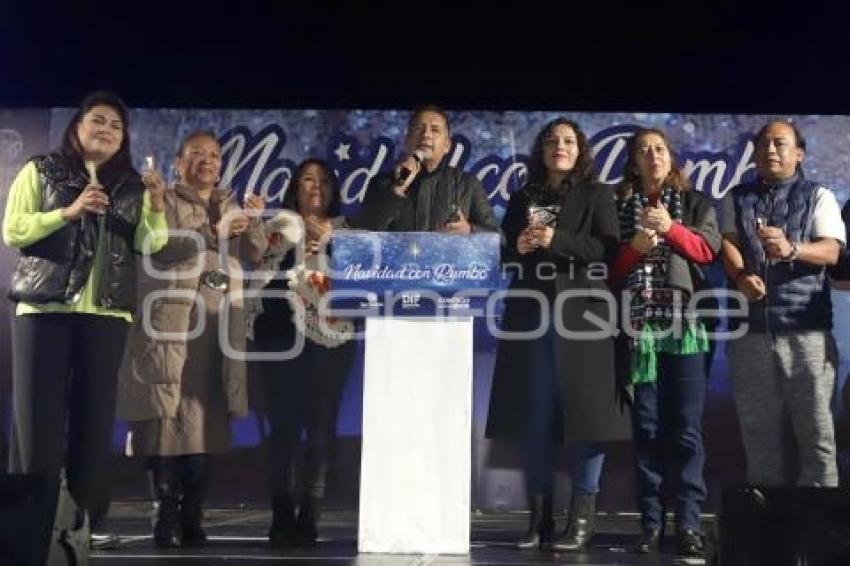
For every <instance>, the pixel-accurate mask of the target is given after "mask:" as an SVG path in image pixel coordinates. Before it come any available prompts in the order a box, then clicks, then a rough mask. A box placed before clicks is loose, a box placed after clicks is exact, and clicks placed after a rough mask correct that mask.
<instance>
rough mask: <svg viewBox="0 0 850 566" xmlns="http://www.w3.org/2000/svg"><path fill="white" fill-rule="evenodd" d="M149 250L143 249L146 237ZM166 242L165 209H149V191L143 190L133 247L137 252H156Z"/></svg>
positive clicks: (166, 223) (166, 224)
mask: <svg viewBox="0 0 850 566" xmlns="http://www.w3.org/2000/svg"><path fill="white" fill-rule="evenodd" d="M148 238H149V240H148V244H149V245H150V248H149V250H146V249H145V240H146V239H148ZM167 243H168V222H166V220H165V211H164V210H163V211H162V212H154V211H153V210H152V209H151V198H150V193H148V192H147V191H145V194H144V196H143V197H142V218H141V220H140V221H139V225H138V226H136V237H135V241H134V242H133V247H134V248H135V249H136V251H137V252H142V253H152V254H154V253H156V252H158V251H159V250H161V249H162V248H164V247H165V244H167Z"/></svg>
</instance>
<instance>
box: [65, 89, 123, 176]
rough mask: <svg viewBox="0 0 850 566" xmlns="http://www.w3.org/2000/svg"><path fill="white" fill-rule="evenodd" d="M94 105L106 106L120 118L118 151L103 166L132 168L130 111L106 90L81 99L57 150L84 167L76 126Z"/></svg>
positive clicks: (117, 168) (115, 168) (108, 167)
mask: <svg viewBox="0 0 850 566" xmlns="http://www.w3.org/2000/svg"><path fill="white" fill-rule="evenodd" d="M95 106H108V107H110V108H112V109H113V110H115V112H117V113H118V116H119V117H120V118H121V125H122V129H123V135H122V136H121V145H120V146H119V147H118V151H117V152H115V155H113V156H112V157H111V158H110V159H109V161H107V162H106V163H105V164H104V166H103V167H104V168H106V169H109V170H112V171H118V170H125V169H126V170H132V169H133V163H132V161H131V159H130V111H129V110H128V109H127V105H126V104H125V103H124V101H123V100H121V98H120V97H118V95H117V94H114V93H112V92H109V91H106V90H100V91H96V92H92V93H91V94H89V95H88V96H86V97H85V98H84V99H83V101H82V103H80V107H79V108H78V109H77V111H76V112H75V113H74V116H73V117H72V118H71V121H70V122H68V125H67V126H66V127H65V132H64V133H63V134H62V145H61V147H60V148H59V152H60V153H61V154H62V155H64V156H65V157H66V158H67V159H68V160H70V161H71V162H72V163H73V164H75V165H76V166H77V167H79V168H84V164H83V161H84V157H83V148H82V146H81V145H80V138H79V136H77V126H79V124H80V122H81V121H82V119H83V116H85V115H86V114H88V113H89V111H91V109H92V108H94V107H95Z"/></svg>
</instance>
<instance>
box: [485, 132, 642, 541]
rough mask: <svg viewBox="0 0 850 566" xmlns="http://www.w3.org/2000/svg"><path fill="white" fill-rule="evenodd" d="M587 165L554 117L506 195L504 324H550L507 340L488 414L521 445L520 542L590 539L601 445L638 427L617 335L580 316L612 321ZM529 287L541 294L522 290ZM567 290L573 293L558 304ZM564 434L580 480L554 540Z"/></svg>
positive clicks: (613, 229)
mask: <svg viewBox="0 0 850 566" xmlns="http://www.w3.org/2000/svg"><path fill="white" fill-rule="evenodd" d="M592 166H593V159H592V157H591V154H590V147H589V145H588V143H587V139H586V137H585V135H584V133H583V132H582V131H581V129H580V128H579V126H578V125H577V124H576V123H575V122H572V121H570V120H566V119H563V118H560V119H557V120H554V121H552V122H550V123H549V124H547V125H546V127H545V128H543V130H542V131H541V132H540V133H539V134H538V135H537V138H536V139H535V142H534V147H533V149H532V152H531V157H530V162H529V170H528V183H527V184H526V186H525V187H523V188H522V190H520V191H518V192H516V193H514V194H513V195H512V196H511V200H510V202H509V203H508V209H507V212H506V213H505V218H504V220H503V221H502V230H503V231H504V234H505V240H506V245H505V247H504V249H503V251H502V258H503V261H504V262H505V263H506V264H507V265H510V266H511V267H512V268H513V269H515V270H516V271H517V272H516V276H515V277H514V279H513V282H512V284H511V287H510V289H511V291H513V292H516V293H515V294H514V295H510V296H508V298H507V300H506V303H505V318H504V325H503V331H507V332H523V331H524V332H528V331H532V330H535V329H538V328H541V327H542V328H543V335H542V336H540V337H531V338H529V337H526V338H514V339H508V338H503V339H501V340H500V342H499V351H498V355H497V358H496V369H495V375H494V377H493V389H492V393H491V396H490V412H489V415H488V422H487V435H488V436H489V437H490V438H497V439H513V440H520V441H521V442H522V443H523V447H524V459H525V462H524V467H525V470H524V471H525V484H526V492H527V495H528V504H529V507H530V510H531V518H530V522H529V526H528V532H527V534H526V536H525V537H524V538H523V539H522V540H520V541H519V543H518V546H519V547H520V548H533V547H539V546H542V545H548V544H549V543H552V542H554V544H553V547H554V548H555V549H556V550H573V551H576V550H582V549H583V548H585V547H586V545H587V544H588V542H589V540H590V538H591V537H592V535H593V530H594V518H595V515H596V496H597V493H598V491H599V480H600V476H601V474H602V466H603V462H604V458H605V454H604V448H603V445H602V444H601V443H602V442H606V441H612V440H622V439H627V438H629V437H630V436H631V431H630V423H629V417H628V413H627V412H626V411H624V410H623V403H622V402H621V401H622V399H623V397H622V396H621V395H620V394H619V390H618V388H617V385H616V382H615V374H614V364H613V353H614V345H613V340H612V339H611V338H610V337H601V338H600V337H599V336H598V331H599V327H598V326H596V325H595V324H593V323H590V322H589V321H588V320H587V319H586V318H585V314H586V313H592V314H593V315H596V316H597V317H599V319H602V320H609V321H611V316H612V313H610V312H609V310H608V306H606V303H605V301H604V300H601V299H600V298H596V297H591V296H589V293H598V294H604V295H610V293H608V286H607V284H606V281H605V280H606V277H607V269H606V261H607V260H608V259H609V258H610V257H611V256H612V255H613V253H614V252H615V251H616V248H617V212H616V208H615V206H614V197H613V193H612V189H611V188H610V187H606V186H604V185H600V184H599V183H595V182H593V181H592V173H593V172H592ZM507 265H506V267H507ZM528 292H533V293H536V294H537V296H538V299H539V300H535V299H531V298H528V297H527V296H523V295H520V294H518V293H523V294H527V293H528ZM565 293H569V294H571V296H572V298H570V299H569V300H566V301H564V302H563V303H561V304H558V303H556V298H557V297H558V296H562V297H563V296H565V295H564V294H565ZM610 304H611V302H609V305H610ZM557 319H560V320H561V322H562V323H563V328H561V329H559V328H558V326H557V325H556V320H557ZM611 324H613V321H611ZM564 330H566V331H568V332H572V333H583V334H584V338H585V339H583V340H582V339H577V338H573V337H569V336H568V332H564ZM593 333H596V334H597V335H596V336H593ZM561 443H567V444H569V445H570V452H571V456H572V458H571V459H572V467H571V479H572V484H573V490H572V500H571V503H570V514H569V519H568V522H567V528H566V530H565V531H564V533H563V535H561V536H560V537H558V538H557V540H554V541H553V539H555V536H554V520H553V514H552V494H553V487H554V486H553V468H554V454H555V447H556V445H557V444H561Z"/></svg>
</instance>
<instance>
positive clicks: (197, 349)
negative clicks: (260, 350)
mask: <svg viewBox="0 0 850 566" xmlns="http://www.w3.org/2000/svg"><path fill="white" fill-rule="evenodd" d="M176 168H177V173H178V182H177V183H176V185H175V186H174V188H173V190H171V191H168V192H167V193H166V199H165V200H166V202H165V210H166V219H167V221H168V228H169V233H170V234H173V238H172V239H171V240H170V241H169V243H168V245H167V246H166V247H165V248H163V250H162V251H160V252H159V253H158V254H155V255H154V256H152V257H151V261H150V263H148V264H146V265H145V266H144V268H143V269H142V270H141V276H140V278H139V285H140V297H143V298H144V299H143V302H142V304H141V313H140V316H138V317H137V320H136V322H135V323H134V325H133V327H132V329H131V332H130V338H129V341H128V345H127V352H126V354H125V357H124V362H123V365H122V368H121V372H120V377H119V392H118V414H119V416H120V417H121V418H123V419H125V420H127V421H129V423H130V432H129V435H130V438H129V439H128V446H129V448H130V450H131V451H132V453H133V454H135V455H139V456H144V457H146V458H147V464H148V467H149V469H150V472H151V475H152V479H153V491H154V495H155V498H156V502H157V505H156V508H157V515H156V520H155V524H154V542H155V544H156V545H157V546H165V547H176V546H180V545H181V544H182V545H192V544H203V543H204V542H205V540H206V537H205V534H204V531H203V529H202V528H201V508H202V503H203V499H204V494H205V491H206V486H207V483H208V477H209V460H210V456H211V455H212V454H217V453H223V452H227V451H228V450H229V448H230V426H229V417H230V416H231V415H232V416H243V415H244V414H246V413H247V410H248V403H247V393H246V385H245V363H244V361H240V360H237V359H234V358H233V357H232V356H231V355H228V351H230V352H231V353H232V352H233V351H236V352H241V351H244V348H245V324H244V316H243V312H242V310H243V304H242V300H241V298H238V299H237V298H236V297H235V295H236V294H238V293H239V291H241V289H242V281H241V268H240V259H244V260H247V261H251V262H256V261H257V260H258V259H259V257H260V256H261V255H262V253H263V251H264V249H265V246H266V239H265V235H264V233H263V230H262V227H261V222H260V218H259V213H260V212H262V209H263V205H264V202H263V200H262V198H261V197H258V196H253V195H252V196H248V197H247V198H246V199H245V209H244V210H243V209H242V208H240V207H239V205H238V204H237V203H236V202H235V201H234V199H233V198H232V195H231V194H230V193H229V191H227V190H223V189H220V188H218V187H216V183H217V182H218V176H219V171H220V169H221V147H220V146H219V143H218V141H217V139H216V137H215V135H214V134H212V133H209V132H195V133H192V134H190V135H189V136H188V137H187V138H186V139H185V141H184V142H183V143H182V145H181V146H180V149H179V151H178V154H177V161H176ZM160 182H161V180H160ZM249 209H250V210H249ZM223 325H225V326H226V331H222V332H220V327H221V326H223ZM220 335H221V337H222V340H220V339H219V336H220ZM225 339H226V340H225Z"/></svg>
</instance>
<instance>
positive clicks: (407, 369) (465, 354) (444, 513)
mask: <svg viewBox="0 0 850 566" xmlns="http://www.w3.org/2000/svg"><path fill="white" fill-rule="evenodd" d="M472 336H473V331H472V318H471V317H458V318H449V319H445V318H443V319H430V318H369V319H367V321H366V352H365V369H364V374H363V381H364V383H363V448H362V456H361V472H360V515H359V531H358V540H357V546H358V551H359V552H374V553H393V554H466V553H468V552H469V513H470V489H471V487H470V482H471V480H470V473H471V470H470V466H471V448H472V447H471V435H472V353H473V344H472Z"/></svg>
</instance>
